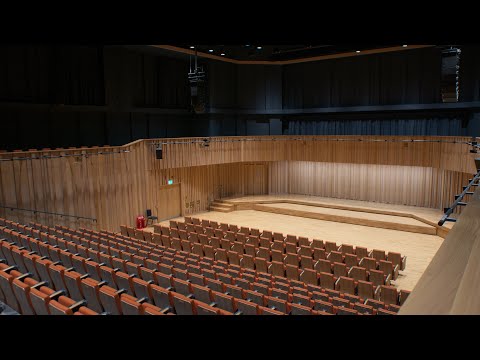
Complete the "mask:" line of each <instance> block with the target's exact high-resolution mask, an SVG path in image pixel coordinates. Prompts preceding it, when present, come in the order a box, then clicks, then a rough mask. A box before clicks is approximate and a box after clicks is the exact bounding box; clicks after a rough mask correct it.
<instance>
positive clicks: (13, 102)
mask: <svg viewBox="0 0 480 360" xmlns="http://www.w3.org/2000/svg"><path fill="white" fill-rule="evenodd" d="M0 119H1V121H0V315H6V316H16V315H158V316H163V315H217V316H229V315H236V316H245V315H290V316H297V315H313V316H319V315H373V316H378V315H400V316H402V315H479V314H480V297H479V296H478V294H479V291H480V289H479V287H477V286H476V281H478V280H479V274H480V262H479V261H478V257H479V256H480V222H479V220H478V219H479V218H480V190H478V186H479V184H480V183H479V180H480V154H479V152H480V143H479V141H478V137H477V135H479V137H480V45H474V44H473V45H472V44H468V45H467V44H402V43H399V44H395V43H390V44H382V45H378V44H377V45H375V44H363V45H352V44H340V45H318V44H315V43H307V44H303V45H297V44H283V45H280V44H274V45H269V44H263V43H260V42H257V43H253V42H252V43H246V42H245V43H243V44H235V45H199V44H195V43H193V42H192V43H176V44H173V45H172V44H170V45H126V44H112V45H85V44H83V45H55V44H33V45H32V44H28V45H13V44H9V45H1V46H0ZM173 319H175V318H173Z"/></svg>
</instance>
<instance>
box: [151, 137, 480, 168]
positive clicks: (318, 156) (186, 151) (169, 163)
mask: <svg viewBox="0 0 480 360" xmlns="http://www.w3.org/2000/svg"><path fill="white" fill-rule="evenodd" d="M203 139H204V138H178V139H161V140H159V139H157V140H145V142H146V144H148V145H147V148H148V147H149V148H150V149H149V151H148V156H149V158H150V159H151V160H152V161H154V159H155V146H154V145H155V144H156V143H158V142H159V141H161V142H162V143H164V145H163V160H159V161H157V162H155V163H154V166H155V168H156V169H166V168H173V167H186V166H203V165H212V164H224V163H231V162H250V161H281V160H292V161H293V160H297V161H318V162H334V163H357V164H384V165H404V166H423V167H435V168H442V169H446V170H451V171H459V172H475V166H474V165H473V161H472V160H473V158H474V157H475V155H474V154H470V153H469V150H470V148H471V147H470V146H468V145H466V144H464V143H465V142H468V141H470V140H471V138H467V137H447V136H443V137H442V136H435V137H421V136H415V137H407V136H361V137H360V136H347V135H345V136H343V135H342V136H261V137H259V136H247V137H221V138H217V137H212V138H210V141H211V142H210V145H209V146H208V147H203V146H202V145H201V144H198V143H193V144H192V143H190V142H191V141H202V140H203ZM359 139H362V140H376V141H375V142H372V141H359ZM399 140H430V141H434V142H419V141H417V142H416V141H410V142H399ZM232 141H233V142H232ZM392 141H394V142H392ZM452 142H463V143H452Z"/></svg>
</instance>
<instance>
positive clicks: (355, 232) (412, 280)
mask: <svg viewBox="0 0 480 360" xmlns="http://www.w3.org/2000/svg"><path fill="white" fill-rule="evenodd" d="M285 198H288V199H294V200H301V201H309V202H312V203H317V204H318V203H322V204H325V203H329V204H335V205H346V206H355V207H357V208H359V207H363V208H365V209H374V210H385V211H395V212H404V213H409V214H415V215H417V216H421V217H422V218H424V219H428V220H429V221H432V222H437V221H438V219H439V218H440V217H441V215H442V213H441V212H440V211H438V210H435V209H427V208H416V207H412V206H401V205H391V204H379V203H372V202H364V201H354V200H340V199H330V198H320V197H313V196H308V197H307V196H303V195H286V196H262V197H258V196H257V197H242V198H237V199H229V200H228V201H229V202H230V201H234V202H240V203H241V202H246V201H252V200H253V201H255V200H257V201H260V200H272V201H273V200H274V201H277V202H279V203H281V200H283V199H285ZM286 205H288V206H290V205H291V204H286ZM292 206H293V205H292ZM307 207H310V206H307ZM321 211H322V212H328V211H331V212H332V213H336V212H338V211H339V210H338V209H329V208H321ZM355 213H356V215H357V216H360V217H361V216H366V217H369V216H372V215H373V216H377V215H376V214H371V213H366V212H359V211H355ZM192 216H195V217H198V218H200V219H208V220H214V221H218V222H225V223H230V224H235V225H238V226H248V227H253V228H257V229H260V230H270V231H276V232H282V233H284V234H292V235H297V236H306V237H308V238H310V239H311V238H318V239H323V240H330V241H335V242H337V244H341V243H346V244H351V245H354V246H364V247H367V248H368V249H369V250H371V249H374V248H377V249H382V250H385V251H395V252H399V253H401V254H402V255H406V256H407V268H406V270H405V271H403V272H401V275H400V276H399V278H398V279H397V280H396V281H395V283H394V285H395V286H397V287H398V288H399V289H406V290H412V289H413V288H414V286H415V284H416V283H417V282H418V280H419V278H420V276H421V275H422V274H423V272H424V271H425V269H426V268H427V266H428V265H429V263H430V261H431V260H432V258H433V256H434V255H435V253H436V252H437V250H438V248H439V247H440V245H441V244H442V242H443V238H441V237H440V236H437V235H428V234H422V233H415V232H406V231H399V230H393V229H385V228H376V227H372V226H363V225H354V224H348V223H341V222H336V221H326V220H319V219H312V218H306V217H301V216H292V215H284V214H276V213H270V212H265V211H257V210H236V211H232V212H228V213H224V212H217V211H208V212H201V213H197V214H195V215H192ZM378 216H380V215H378ZM384 216H389V215H384ZM394 218H397V219H394ZM172 220H183V217H179V218H175V219H172ZM389 221H398V224H399V225H401V224H402V223H404V222H406V223H409V222H411V221H416V220H413V219H409V218H405V217H396V216H390V217H389ZM160 224H162V225H168V220H167V221H162V222H160ZM423 225H425V224H423ZM449 226H450V227H451V226H452V224H449Z"/></svg>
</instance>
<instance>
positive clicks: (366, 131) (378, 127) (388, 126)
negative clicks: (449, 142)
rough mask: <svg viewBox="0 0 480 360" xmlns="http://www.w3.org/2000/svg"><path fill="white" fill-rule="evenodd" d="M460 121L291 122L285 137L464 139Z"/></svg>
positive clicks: (428, 119) (366, 120) (442, 119)
mask: <svg viewBox="0 0 480 360" xmlns="http://www.w3.org/2000/svg"><path fill="white" fill-rule="evenodd" d="M462 126H463V125H462V119H461V118H423V119H401V118H398V119H384V120H381V119H370V120H368V119H362V120H338V119H336V120H290V121H288V126H287V129H286V131H284V135H407V136H408V135H412V136H435V135H438V136H465V135H466V131H467V130H466V129H465V128H463V127H462Z"/></svg>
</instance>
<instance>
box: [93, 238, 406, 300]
mask: <svg viewBox="0 0 480 360" xmlns="http://www.w3.org/2000/svg"><path fill="white" fill-rule="evenodd" d="M91 233H92V234H93V233H95V232H94V231H91ZM105 233H106V234H110V236H111V234H113V233H109V232H105ZM93 236H95V235H93ZM187 254H188V253H187ZM162 260H166V259H162ZM182 260H183V259H182ZM205 260H207V259H205ZM202 263H203V264H205V263H204V262H203V261H202V262H200V265H201V266H202ZM217 264H218V265H220V264H221V262H218V263H217ZM218 265H213V267H212V268H213V269H214V270H215V272H213V271H209V270H207V269H204V268H201V269H199V268H198V267H196V266H193V265H190V264H188V263H187V266H186V268H185V264H184V262H183V261H180V262H176V263H174V266H182V267H183V269H181V270H177V269H175V268H172V269H171V270H170V271H172V273H171V272H170V271H168V270H167V271H165V270H164V267H162V266H161V267H160V268H161V270H160V271H165V273H167V274H169V275H170V274H172V275H174V276H175V275H176V276H179V277H182V279H185V280H189V281H192V282H194V283H198V284H199V285H201V284H202V280H201V279H200V282H198V281H197V280H198V278H199V277H198V276H197V275H195V273H196V272H198V271H199V270H201V272H200V273H201V274H202V275H205V277H209V278H212V279H214V280H222V281H224V282H225V284H224V286H225V287H222V286H220V288H219V289H218V290H219V291H223V290H224V289H225V288H226V287H229V286H230V285H231V284H232V283H235V282H237V284H238V285H239V287H243V288H244V289H247V290H255V291H259V289H261V287H262V286H263V287H265V285H264V284H259V286H257V285H255V284H253V286H252V287H253V288H252V289H250V288H249V284H251V283H252V281H255V277H254V276H253V275H251V274H248V273H246V272H247V271H248V269H244V271H245V274H244V275H243V276H244V279H239V278H232V276H231V275H228V274H222V272H223V273H228V272H230V274H232V275H238V271H237V270H234V269H227V270H225V269H222V268H221V267H219V266H218ZM207 266H209V267H211V265H208V264H207ZM185 269H187V270H189V271H190V272H191V273H190V275H188V276H187V273H188V271H184V270H185ZM252 272H253V271H252ZM144 275H145V274H144ZM215 275H216V277H215ZM258 275H260V277H259V280H258V281H260V282H263V283H266V284H269V285H270V283H272V281H271V279H272V278H273V277H272V276H271V275H269V274H261V273H259V274H258ZM263 276H265V277H267V279H265V278H262V277H263ZM249 277H250V278H249ZM268 278H270V279H268ZM284 280H286V281H288V280H287V279H284ZM276 281H277V282H278V286H279V287H280V286H286V287H287V290H288V287H289V286H288V284H283V283H281V282H279V281H278V279H277V280H276ZM203 283H209V285H212V284H215V281H213V282H212V281H210V280H208V279H206V281H204V282H203ZM292 283H293V284H291V285H296V286H297V289H298V286H305V284H303V283H302V282H296V281H294V280H292ZM165 286H168V285H165ZM212 286H215V285H212ZM270 286H271V285H270ZM307 286H309V285H308V284H307ZM239 287H236V288H237V291H238V288H239ZM270 290H271V289H265V294H267V292H268V291H270ZM309 290H310V291H316V290H318V291H329V292H330V293H331V295H332V297H335V296H337V297H344V296H348V297H349V300H350V301H351V302H353V303H354V302H357V301H358V300H359V297H358V296H353V295H352V296H350V295H347V294H343V295H340V292H339V291H335V290H328V289H324V290H322V288H320V287H315V286H309ZM240 291H241V289H240ZM273 291H274V292H275V291H276V290H275V289H273ZM281 291H283V289H282V290H281ZM297 291H299V290H297ZM303 291H304V292H305V293H308V291H307V290H303ZM394 291H395V293H396V289H394ZM237 293H238V292H237ZM383 293H385V294H387V291H384V292H383ZM275 294H276V295H278V293H277V292H275ZM287 294H288V292H287ZM302 295H303V293H302ZM307 295H308V294H307ZM322 295H325V294H322ZM325 296H326V295H325ZM371 296H372V297H373V288H372V295H371ZM310 297H312V295H311V294H310ZM310 297H309V299H310ZM309 299H307V301H308V300H309ZM327 300H328V296H327ZM331 301H332V298H330V302H331ZM369 301H375V300H369ZM259 302H260V304H264V299H263V298H261V299H260V300H259ZM362 302H363V299H362ZM397 302H398V300H397V299H396V298H395V299H393V300H392V301H391V303H392V304H395V303H397ZM347 303H348V301H347ZM379 303H380V304H382V302H379ZM352 305H354V304H352ZM382 305H383V304H382ZM380 306H381V305H380ZM394 307H395V305H392V308H394Z"/></svg>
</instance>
